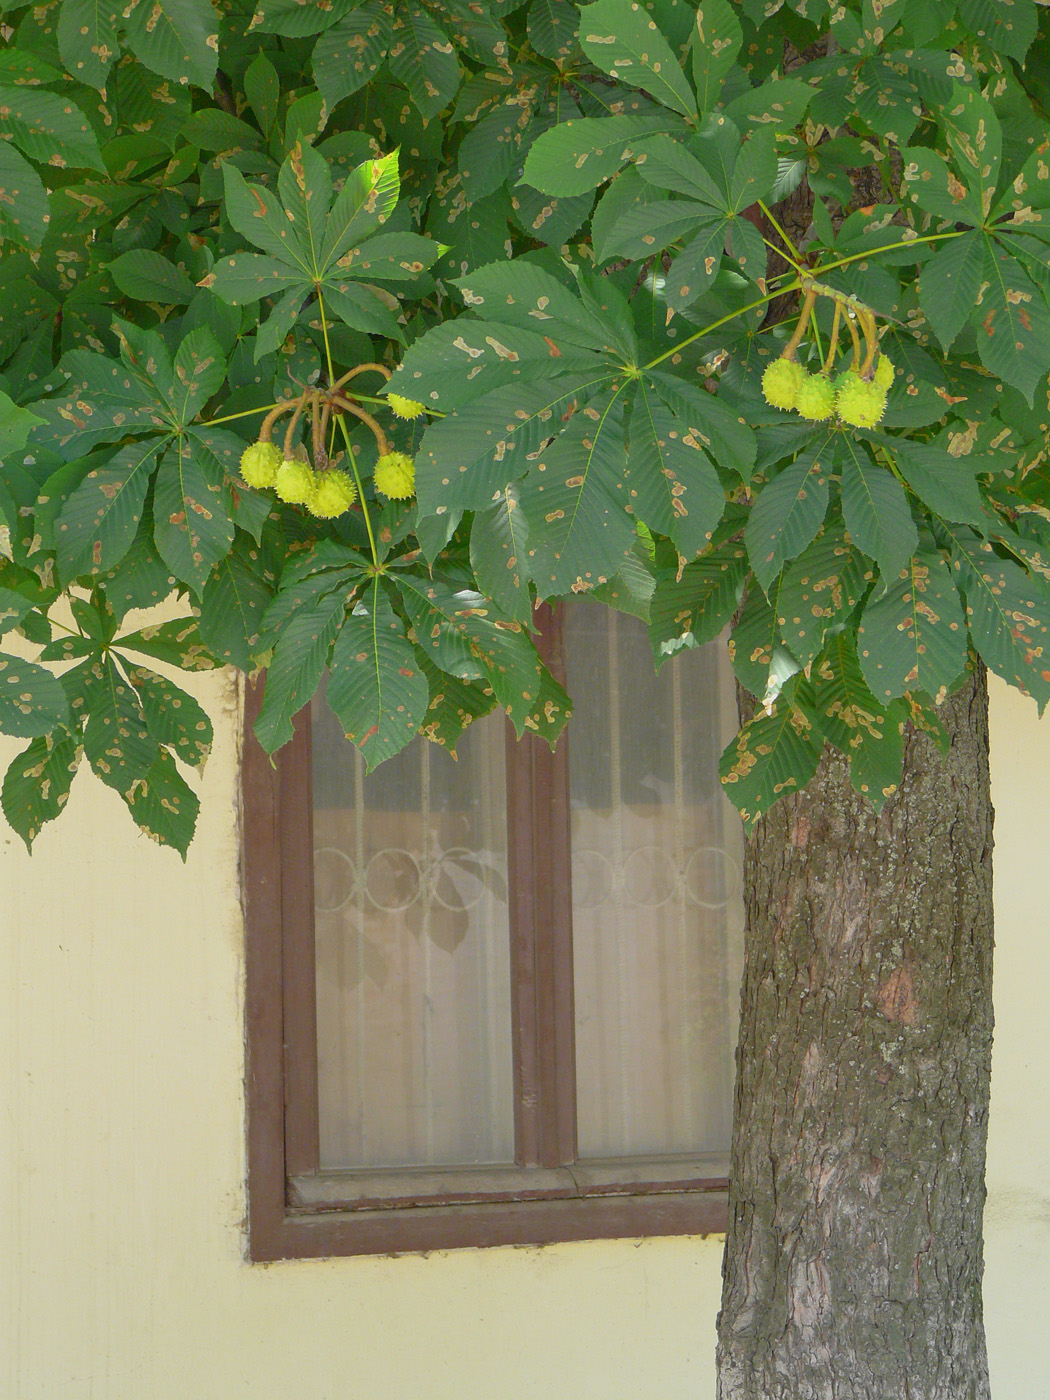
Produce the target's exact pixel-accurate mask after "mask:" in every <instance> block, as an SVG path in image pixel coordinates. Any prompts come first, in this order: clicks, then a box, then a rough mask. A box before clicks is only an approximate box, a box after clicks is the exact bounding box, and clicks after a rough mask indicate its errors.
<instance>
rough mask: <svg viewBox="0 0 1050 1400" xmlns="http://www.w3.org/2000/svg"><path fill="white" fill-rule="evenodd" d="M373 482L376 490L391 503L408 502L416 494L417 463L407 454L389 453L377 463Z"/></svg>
mask: <svg viewBox="0 0 1050 1400" xmlns="http://www.w3.org/2000/svg"><path fill="white" fill-rule="evenodd" d="M373 480H374V481H375V487H376V490H377V491H381V492H382V493H383V495H384V496H386V497H388V498H389V499H390V500H391V501H407V500H408V498H409V496H412V495H414V494H415V489H416V468H415V463H414V462H413V461H412V458H411V457H410V456H409V455H408V453H407V452H387V453H385V454H384V455H383V456H382V457H380V459H379V461H378V462H377V463H376V469H375V475H374V477H373Z"/></svg>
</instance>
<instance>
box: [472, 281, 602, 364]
mask: <svg viewBox="0 0 1050 1400" xmlns="http://www.w3.org/2000/svg"><path fill="white" fill-rule="evenodd" d="M456 285H457V286H458V287H459V288H460V291H461V292H462V294H463V300H464V301H465V302H466V304H467V305H468V306H469V307H470V308H471V309H472V310H473V311H475V312H476V313H477V315H478V316H481V317H483V318H484V319H485V320H486V321H490V320H491V321H497V322H499V323H500V324H501V325H505V326H518V327H520V328H522V329H524V330H532V331H540V332H542V333H544V334H550V335H552V336H556V337H557V338H558V342H559V343H563V342H566V341H567V342H568V343H569V344H570V345H578V346H581V347H583V348H584V349H587V350H599V351H600V350H604V351H608V352H609V353H614V344H613V342H614V341H615V336H616V327H615V326H614V325H603V324H602V322H601V320H600V319H599V320H597V321H596V319H595V316H594V312H593V310H591V309H590V308H588V307H587V306H585V305H584V304H583V302H582V301H581V300H580V299H579V298H578V297H576V296H574V295H573V294H572V292H571V291H570V290H569V289H568V287H566V286H565V284H564V283H563V282H559V281H558V279H557V278H556V277H554V276H553V275H552V274H551V273H549V272H545V271H544V270H543V268H541V267H537V266H535V264H533V263H528V262H525V261H522V260H518V261H515V262H513V263H507V262H500V263H490V264H489V266H488V267H480V268H478V269H477V270H476V271H475V272H472V273H471V274H470V276H469V277H463V278H460V279H459V281H458V282H457V284H456Z"/></svg>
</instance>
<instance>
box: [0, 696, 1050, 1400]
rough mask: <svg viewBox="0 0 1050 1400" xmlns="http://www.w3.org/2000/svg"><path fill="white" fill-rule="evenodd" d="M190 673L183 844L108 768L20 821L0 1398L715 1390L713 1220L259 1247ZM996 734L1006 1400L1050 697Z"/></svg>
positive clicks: (1028, 1281) (1031, 1377)
mask: <svg viewBox="0 0 1050 1400" xmlns="http://www.w3.org/2000/svg"><path fill="white" fill-rule="evenodd" d="M196 689H197V691H198V693H199V695H200V697H201V699H202V700H203V702H204V703H205V704H206V705H207V706H208V708H209V710H210V712H211V713H212V715H213V716H214V717H215V718H216V719H217V721H218V723H217V733H218V743H217V748H216V752H215V755H214V757H213V759H212V762H211V764H210V766H209V770H208V773H207V776H206V779H205V782H204V791H203V794H202V796H203V818H202V823H201V829H200V833H199V835H198V838H197V841H196V843H195V845H194V847H193V849H192V852H191V855H190V859H189V862H188V863H187V865H186V866H183V865H182V864H181V863H180V862H179V860H178V858H177V857H175V856H173V855H171V854H170V853H169V852H165V851H160V850H158V849H157V848H156V847H154V846H152V845H151V844H150V843H149V842H148V841H147V840H146V839H145V838H144V837H140V836H138V835H137V834H136V833H135V831H134V829H133V827H132V825H131V823H130V821H129V819H128V817H127V815H126V813H125V811H124V809H123V806H122V804H121V803H120V802H119V800H118V799H116V798H115V797H114V796H113V795H112V794H111V793H109V792H107V791H106V790H105V789H103V788H102V787H101V786H99V785H98V784H96V783H94V782H93V780H89V779H86V778H81V779H78V781H77V783H76V785H75V787H74V795H73V797H72V799H71V801H70V808H69V810H68V812H67V814H66V816H65V818H64V819H63V820H60V821H59V823H58V825H57V826H56V827H55V828H53V829H52V830H51V831H49V832H46V833H45V834H44V835H43V836H41V837H40V839H39V841H38V843H37V854H36V855H35V856H34V857H33V858H32V860H30V859H29V858H27V857H26V855H25V853H24V851H23V849H22V848H21V845H20V843H19V842H18V841H17V838H15V837H14V836H12V835H11V834H10V833H9V832H7V831H6V829H2V828H0V909H2V911H3V913H2V916H0V1201H2V1202H3V1205H2V1207H0V1318H2V1322H0V1326H2V1329H3V1330H2V1332H0V1400H89V1397H90V1398H91V1400H234V1397H239V1396H244V1397H252V1400H343V1398H344V1397H357V1396H367V1397H369V1400H416V1397H418V1400H497V1397H498V1400H526V1397H527V1400H536V1397H544V1400H547V1397H549V1398H550V1400H589V1398H590V1397H594V1398H595V1400H598V1397H600V1398H601V1400H650V1397H659V1400H686V1397H689V1400H713V1395H714V1379H713V1376H714V1373H713V1364H712V1353H713V1340H714V1318H715V1312H716V1309H717V1302H718V1271H719V1259H720V1252H721V1248H720V1241H717V1240H650V1241H644V1242H640V1243H639V1242H633V1243H632V1242H626V1243H616V1242H603V1243H596V1244H576V1245H564V1246H558V1247H553V1248H548V1249H543V1250H535V1249H499V1250H485V1251H459V1252H455V1253H452V1254H447V1255H434V1256H431V1257H428V1258H422V1257H406V1258H401V1259H357V1260H340V1261H329V1262H316V1263H289V1264H278V1265H270V1266H265V1267H263V1266H258V1265H256V1266H250V1265H247V1264H246V1263H244V1260H243V1238H242V1233H241V1218H242V1214H243V1210H244V1200H243V1192H242V1180H243V1126H242V1125H243V1096H242V1075H243V1062H244V1061H243V1044H242V965H241V939H242V930H241V925H240V917H239V909H238V899H237V872H236V867H237V830H236V809H235V795H236V753H235V745H236V711H237V706H236V703H235V697H234V695H233V693H232V691H231V690H230V688H229V686H228V684H227V682H226V681H225V679H224V678H223V677H205V678H203V679H201V680H200V681H199V682H198V684H197V686H196ZM1026 746H1027V747H1029V748H1030V749H1031V750H1032V751H1031V752H1026V751H1025V750H1026ZM1039 746H1041V747H1039ZM17 747H18V746H17V745H14V744H10V743H8V742H7V741H4V744H3V748H2V751H0V762H5V761H6V758H7V755H8V754H9V753H11V752H13V751H14V750H15V749H16V748H17ZM993 761H994V767H993V772H994V781H995V802H996V807H997V849H996V879H997V909H998V920H999V930H998V951H997V957H998V966H997V974H996V977H997V980H996V997H997V1010H998V1021H999V1029H998V1033H997V1046H996V1062H995V1080H994V1100H993V1114H992V1142H991V1153H990V1167H989V1202H988V1271H987V1288H986V1296H987V1311H988V1318H989V1336H990V1343H991V1348H992V1363H993V1373H994V1381H995V1396H996V1400H1031V1397H1032V1396H1034V1395H1036V1394H1041V1393H1043V1390H1044V1389H1045V1377H1046V1376H1047V1374H1050V1331H1048V1329H1047V1328H1046V1325H1045V1324H1046V1318H1045V1311H1046V1299H1047V1297H1050V1112H1048V1108H1050V1103H1048V1100H1050V1017H1048V1016H1047V1014H1046V1006H1047V1005H1048V1004H1050V928H1048V924H1050V858H1048V842H1047V836H1046V827H1047V823H1046V808H1047V796H1046V795H1047V793H1050V722H1048V723H1047V724H1045V725H1040V724H1039V723H1038V721H1037V720H1036V717H1035V710H1034V708H1033V707H1032V706H1030V705H1029V704H1028V703H1027V702H1024V701H1021V700H1020V699H1019V698H1017V697H1016V696H1013V695H1011V694H1009V693H1007V691H1006V690H1005V687H1002V686H998V685H997V686H996V687H995V689H994V708H993ZM74 832H75V833H76V834H75V835H74Z"/></svg>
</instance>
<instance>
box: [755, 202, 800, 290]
mask: <svg viewBox="0 0 1050 1400" xmlns="http://www.w3.org/2000/svg"><path fill="white" fill-rule="evenodd" d="M758 207H759V208H760V209H761V210H762V213H763V214H765V216H766V218H767V219H768V220H769V222H770V223H771V224H772V225H773V227H774V228H775V229H776V231H777V233H779V234H780V237H781V238H782V239H783V242H784V247H785V248H787V250H788V251H789V252H790V254H791V257H790V258H786V259H785V261H786V262H790V263H791V265H792V267H793V268H794V269H795V271H796V272H799V273H800V272H801V271H802V267H801V262H802V254H801V253H800V252H799V251H798V249H797V248H796V247H795V245H794V243H792V241H791V239H790V238H789V237H788V236H787V234H786V233H785V232H784V230H783V229H782V228H781V227H780V225H779V224H778V223H777V221H776V219H775V218H774V217H773V215H772V213H771V212H770V211H769V209H767V207H766V206H765V204H763V202H762V200H759V201H758ZM775 251H776V252H778V253H779V254H780V256H781V257H784V252H783V249H781V248H777V249H776V250H775Z"/></svg>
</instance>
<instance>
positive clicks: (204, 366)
mask: <svg viewBox="0 0 1050 1400" xmlns="http://www.w3.org/2000/svg"><path fill="white" fill-rule="evenodd" d="M173 370H174V383H175V390H174V396H173V399H172V408H173V409H174V411H175V421H176V422H177V423H179V424H180V425H182V426H185V425H186V424H188V423H191V422H192V421H193V419H194V418H196V416H197V414H198V413H199V412H200V411H201V409H202V408H203V407H204V405H205V404H206V403H207V402H208V400H209V399H210V398H211V396H212V395H213V394H215V393H218V391H219V389H221V388H222V386H223V384H224V383H225V380H226V357H225V355H224V354H223V353H222V346H221V345H220V344H219V342H218V341H217V340H216V339H215V337H214V335H212V333H211V331H210V330H208V329H207V327H206V326H200V327H198V328H197V329H196V330H193V331H190V333H189V335H188V336H186V338H185V340H183V341H182V343H181V344H180V345H179V348H178V350H176V352H175V361H174V365H173Z"/></svg>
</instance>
